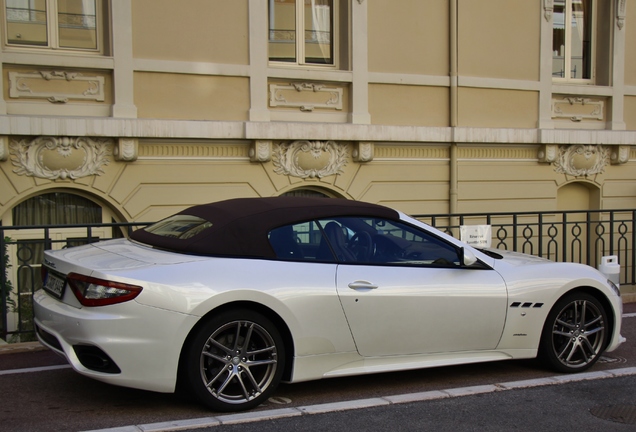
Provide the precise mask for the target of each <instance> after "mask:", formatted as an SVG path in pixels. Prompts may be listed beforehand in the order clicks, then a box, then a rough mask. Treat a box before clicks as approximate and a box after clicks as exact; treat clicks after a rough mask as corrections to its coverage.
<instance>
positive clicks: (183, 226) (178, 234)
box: [144, 215, 212, 240]
mask: <svg viewBox="0 0 636 432" xmlns="http://www.w3.org/2000/svg"><path fill="white" fill-rule="evenodd" d="M211 226H212V222H210V221H207V220H205V219H202V218H200V217H197V216H189V215H174V216H171V217H169V218H167V219H163V220H161V221H159V222H157V223H155V224H153V225H150V226H149V227H146V228H144V231H147V232H149V233H152V234H155V235H158V236H162V237H171V238H178V239H184V240H185V239H189V238H191V237H194V236H195V235H197V234H200V233H201V232H203V231H204V230H206V229H208V228H210V227H211Z"/></svg>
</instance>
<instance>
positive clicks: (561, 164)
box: [554, 144, 610, 177]
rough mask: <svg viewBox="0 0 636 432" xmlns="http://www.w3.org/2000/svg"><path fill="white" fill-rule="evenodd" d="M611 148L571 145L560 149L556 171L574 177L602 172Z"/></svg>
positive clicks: (608, 158)
mask: <svg viewBox="0 0 636 432" xmlns="http://www.w3.org/2000/svg"><path fill="white" fill-rule="evenodd" d="M609 153H610V152H609V149H608V148H606V147H603V146H600V145H599V146H597V145H583V144H579V145H571V146H563V147H561V148H560V149H559V157H558V159H557V160H556V161H555V162H554V168H555V171H556V172H558V173H561V174H567V175H571V176H574V177H582V176H583V177H587V176H591V175H595V174H600V173H602V172H603V171H604V170H605V166H606V165H607V164H608V162H609V160H610V155H609Z"/></svg>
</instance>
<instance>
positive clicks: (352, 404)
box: [89, 367, 636, 432]
mask: <svg viewBox="0 0 636 432" xmlns="http://www.w3.org/2000/svg"><path fill="white" fill-rule="evenodd" d="M630 375H636V367H631V368H623V369H613V370H606V371H598V372H586V373H580V374H576V375H565V376H564V375H559V376H553V377H546V378H538V379H531V380H523V381H513V382H506V383H499V384H492V385H483V386H474V387H464V388H455V389H446V390H433V391H426V392H421V393H410V394H403V395H395V396H386V397H379V398H371V399H358V400H351V401H343V402H336V403H327V404H319V405H308V406H301V407H297V408H281V409H273V410H266V411H255V412H245V413H239V414H228V415H221V416H215V417H201V418H194V419H186V420H175V421H167V422H161V423H149V424H141V425H130V426H121V427H116V428H109V429H98V430H93V431H89V432H171V431H178V430H187V429H197V428H204V427H214V426H219V425H227V424H240V423H252V422H257V421H263V420H272V419H280V418H287V417H297V416H303V415H313V414H324V413H328V412H335V411H349V410H354V409H361V408H372V407H378V406H387V405H392V404H400V403H410V402H423V401H429V400H435V399H445V398H453V397H461V396H470V395H475V394H483V393H493V392H498V391H506V390H513V389H523V388H531V387H540V386H546V385H556V384H565V383H571V382H580V381H590V380H595V379H604V378H616V377H624V376H630Z"/></svg>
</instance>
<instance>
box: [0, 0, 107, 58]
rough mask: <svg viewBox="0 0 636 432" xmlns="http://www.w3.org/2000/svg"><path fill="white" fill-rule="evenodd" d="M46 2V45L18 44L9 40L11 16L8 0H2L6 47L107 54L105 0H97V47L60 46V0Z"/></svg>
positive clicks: (16, 49)
mask: <svg viewBox="0 0 636 432" xmlns="http://www.w3.org/2000/svg"><path fill="white" fill-rule="evenodd" d="M44 2H45V3H46V27H47V29H46V36H47V42H46V45H36V44H28V43H24V44H17V43H11V42H9V25H8V23H9V18H8V16H7V0H0V4H1V6H2V12H1V13H2V19H3V22H4V32H3V37H4V48H5V50H11V51H14V50H15V51H29V52H34V51H41V52H51V51H56V52H68V53H77V54H91V55H104V54H105V46H106V44H105V40H104V35H105V28H106V26H107V24H106V23H107V21H106V18H107V17H106V15H107V14H106V10H105V8H104V7H105V2H104V0H95V38H96V40H95V44H96V47H95V48H79V47H65V46H60V32H59V19H58V0H44Z"/></svg>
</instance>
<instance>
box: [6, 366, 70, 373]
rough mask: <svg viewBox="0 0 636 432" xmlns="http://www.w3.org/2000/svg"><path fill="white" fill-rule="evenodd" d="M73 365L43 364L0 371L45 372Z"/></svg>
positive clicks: (68, 367)
mask: <svg viewBox="0 0 636 432" xmlns="http://www.w3.org/2000/svg"><path fill="white" fill-rule="evenodd" d="M70 368H71V365H58V366H42V367H34V368H24V369H9V370H2V371H0V375H13V374H20V373H31V372H44V371H50V370H58V369H70Z"/></svg>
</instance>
